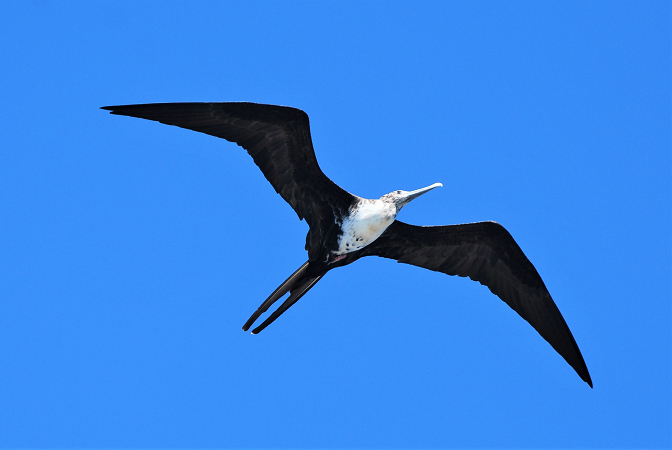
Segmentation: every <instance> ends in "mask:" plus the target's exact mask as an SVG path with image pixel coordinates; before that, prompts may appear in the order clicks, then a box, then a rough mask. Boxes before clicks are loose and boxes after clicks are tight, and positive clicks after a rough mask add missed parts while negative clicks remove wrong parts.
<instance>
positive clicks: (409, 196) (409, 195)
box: [401, 183, 443, 206]
mask: <svg viewBox="0 0 672 450" xmlns="http://www.w3.org/2000/svg"><path fill="white" fill-rule="evenodd" d="M437 187H443V184H441V183H434V184H432V185H431V186H427V187H424V188H422V189H416V190H415V191H410V192H408V193H407V194H406V197H405V198H404V199H403V200H402V201H401V206H404V205H406V204H407V203H408V202H410V201H411V200H413V199H416V198H418V197H420V196H421V195H422V194H424V193H425V192H429V191H431V190H432V189H434V188H437Z"/></svg>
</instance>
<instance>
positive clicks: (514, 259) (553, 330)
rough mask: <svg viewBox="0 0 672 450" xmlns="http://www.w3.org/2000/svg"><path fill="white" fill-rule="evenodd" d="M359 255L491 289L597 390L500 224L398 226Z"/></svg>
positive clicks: (553, 309) (547, 297)
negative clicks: (417, 268)
mask: <svg viewBox="0 0 672 450" xmlns="http://www.w3.org/2000/svg"><path fill="white" fill-rule="evenodd" d="M359 253H360V255H357V256H358V257H361V256H381V257H384V258H390V259H396V260H397V261H399V262H401V263H406V264H412V265H415V266H419V267H424V268H425V269H429V270H435V271H438V272H443V273H446V274H448V275H458V276H461V277H469V278H471V279H472V280H474V281H478V282H479V283H481V284H483V285H485V286H487V287H488V288H489V289H490V290H491V291H492V293H493V294H495V295H497V296H498V297H499V298H501V299H502V300H504V301H505V302H506V303H507V304H508V305H509V306H510V307H511V308H513V309H514V310H515V311H516V312H517V313H518V314H519V315H520V316H521V317H522V318H523V319H525V320H526V321H528V322H529V323H530V325H532V326H533V327H534V328H535V329H536V330H537V331H538V332H539V334H540V335H541V336H542V337H543V338H544V339H546V341H548V343H549V344H551V346H553V348H554V349H555V350H556V351H557V352H558V353H559V354H560V355H561V356H562V357H563V358H564V359H565V360H566V361H567V362H568V363H569V365H570V366H572V368H574V370H575V371H576V372H577V373H578V374H579V376H580V377H581V379H583V381H585V382H586V383H588V384H589V385H590V386H591V387H592V386H593V384H592V381H591V379H590V374H589V373H588V368H587V367H586V363H585V362H584V360H583V356H582V355H581V351H580V350H579V347H578V345H577V344H576V341H575V340H574V337H573V336H572V333H571V331H569V327H568V326H567V323H566V322H565V319H564V318H563V317H562V314H560V311H559V310H558V307H557V306H556V305H555V302H553V299H552V298H551V295H550V294H549V292H548V289H546V286H545V285H544V282H543V281H542V279H541V277H540V276H539V273H537V270H536V269H535V268H534V266H533V265H532V263H531V262H530V261H529V260H528V259H527V257H526V256H525V254H524V253H523V251H522V250H521V249H520V247H519V246H518V244H516V242H515V241H514V240H513V237H511V235H510V234H509V232H508V231H506V229H505V228H504V227H502V226H501V225H499V224H498V223H496V222H478V223H468V224H463V225H448V226H438V227H421V226H414V225H409V224H406V223H404V222H400V221H395V222H394V223H392V225H390V227H389V228H388V229H387V230H385V232H384V233H383V234H382V235H381V236H380V237H379V238H378V239H377V240H376V241H375V242H373V243H372V244H371V245H369V246H367V247H365V248H363V249H362V250H361V251H360V252H359Z"/></svg>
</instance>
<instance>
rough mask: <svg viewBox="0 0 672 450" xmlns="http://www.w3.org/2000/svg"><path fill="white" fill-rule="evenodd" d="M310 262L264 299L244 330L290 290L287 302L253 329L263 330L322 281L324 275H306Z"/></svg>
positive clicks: (244, 326)
mask: <svg viewBox="0 0 672 450" xmlns="http://www.w3.org/2000/svg"><path fill="white" fill-rule="evenodd" d="M308 263H309V261H306V262H305V263H304V264H303V265H302V266H301V267H299V268H298V270H297V271H296V272H294V273H293V274H291V275H290V276H289V278H287V279H286V280H285V281H284V283H282V284H281V285H280V286H278V288H277V289H276V290H275V291H273V293H272V294H271V295H270V296H269V297H268V298H267V299H266V300H265V301H264V303H262V304H261V306H259V308H258V309H257V310H256V311H255V312H254V314H252V316H251V317H250V318H249V319H248V320H247V322H245V325H243V331H247V330H249V329H250V327H251V326H252V324H253V323H254V322H255V321H256V320H257V319H258V318H259V316H261V315H262V314H263V313H265V312H266V310H267V309H268V308H269V307H270V306H271V305H272V304H273V303H275V302H276V301H278V300H279V299H280V298H282V296H283V295H285V294H286V293H287V292H289V293H290V294H289V297H288V298H287V300H285V302H284V303H283V304H282V305H280V307H279V308H278V309H276V310H275V311H273V313H272V314H271V315H270V316H268V318H267V319H266V320H264V322H263V323H262V324H261V325H259V326H258V327H257V328H255V329H253V330H252V334H257V333H259V332H260V331H261V330H263V329H264V328H266V327H267V326H269V325H270V324H271V323H273V321H274V320H275V319H277V318H278V317H280V315H281V314H282V313H284V312H285V311H287V310H288V309H289V307H290V306H292V305H293V304H294V303H296V302H298V301H299V299H300V298H301V297H303V295H304V294H305V293H306V292H308V291H309V290H310V288H312V287H313V286H315V283H317V282H318V281H320V278H322V277H323V276H324V275H319V276H317V277H306V276H305V275H306V270H307V269H308Z"/></svg>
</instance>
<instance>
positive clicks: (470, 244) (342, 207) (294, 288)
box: [102, 102, 593, 387]
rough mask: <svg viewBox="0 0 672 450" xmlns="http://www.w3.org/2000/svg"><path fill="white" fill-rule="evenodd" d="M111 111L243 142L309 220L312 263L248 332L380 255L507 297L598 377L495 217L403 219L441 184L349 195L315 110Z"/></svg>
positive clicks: (160, 106)
mask: <svg viewBox="0 0 672 450" xmlns="http://www.w3.org/2000/svg"><path fill="white" fill-rule="evenodd" d="M102 109H105V110H108V111H110V112H111V113H112V114H117V115H122V116H131V117H138V118H141V119H148V120H154V121H157V122H161V123H164V124H167V125H174V126H177V127H181V128H186V129H189V130H194V131H198V132H201V133H205V134H209V135H211V136H216V137H219V138H223V139H226V140H227V141H230V142H235V143H236V144H238V145H239V146H241V147H243V148H244V149H245V150H247V152H248V153H249V154H250V156H252V159H254V162H255V163H256V164H257V166H259V168H260V169H261V171H262V172H263V174H264V176H265V177H266V179H267V180H268V181H269V182H270V183H271V185H272V186H273V188H274V189H275V191H276V192H277V193H278V194H280V195H281V196H282V198H283V199H285V201H286V202H287V203H289V204H290V205H291V207H292V208H293V209H294V211H295V212H296V214H297V215H298V216H299V219H301V220H305V221H306V222H307V223H308V225H309V231H308V235H307V236H306V251H307V252H308V261H306V262H305V263H304V264H303V265H302V266H301V267H299V269H298V270H297V271H296V272H294V273H293V274H292V275H291V276H290V277H289V278H287V280H285V281H284V282H283V283H282V284H281V285H280V286H279V287H278V288H277V289H276V290H275V291H274V292H273V293H272V294H271V295H270V296H269V297H268V298H267V299H266V301H264V302H263V303H262V304H261V306H259V308H258V309H257V310H256V311H255V312H254V314H252V316H251V317H250V319H249V320H248V321H247V322H246V323H245V325H243V330H245V331H247V330H248V329H249V328H250V327H251V326H252V324H253V323H254V322H255V321H256V320H257V319H258V318H259V316H261V315H262V314H263V313H264V312H266V310H268V308H269V307H270V306H271V305H272V304H273V303H275V302H276V301H277V300H279V299H280V298H282V297H284V296H285V294H287V293H289V297H288V298H287V299H286V300H285V301H284V303H282V305H281V306H280V307H279V308H278V309H277V310H275V311H274V312H273V313H272V314H270V316H269V317H268V318H267V319H266V320H265V321H263V322H262V324H261V325H259V326H257V327H256V328H254V329H253V330H252V333H253V334H256V333H259V332H260V331H261V330H263V329H264V328H266V327H267V326H268V325H269V324H270V323H272V322H273V321H274V320H275V319H277V318H278V317H279V316H280V315H281V314H282V313H284V312H285V311H287V309H288V308H289V307H291V306H292V305H293V304H294V303H296V302H297V301H298V300H299V299H300V298H301V297H302V296H303V295H304V294H305V293H306V292H308V290H310V288H312V287H313V286H315V283H317V282H318V281H319V280H320V279H321V278H322V277H323V276H324V275H325V274H326V273H327V272H328V271H330V270H332V269H335V268H336V267H341V266H345V265H347V264H352V263H353V262H355V261H357V260H358V259H359V258H362V257H364V256H380V257H383V258H390V259H394V260H397V261H398V262H400V263H406V264H412V265H415V266H419V267H424V268H425V269H429V270H434V271H438V272H443V273H445V274H448V275H458V276H461V277H469V278H471V279H472V280H474V281H478V282H479V283H481V284H483V285H485V286H487V287H488V288H489V289H490V291H492V293H493V294H495V295H497V296H498V297H499V298H501V299H502V300H503V301H504V302H506V303H507V304H508V305H509V306H510V307H511V308H512V309H513V310H514V311H516V312H517V313H518V314H519V315H520V316H521V317H522V318H523V319H525V320H526V321H527V322H529V323H530V325H532V326H533V327H534V328H535V329H536V330H537V332H539V334H540V335H541V336H542V337H543V338H544V339H545V340H546V341H548V343H549V344H551V346H552V347H553V348H554V349H555V350H556V351H557V352H558V353H559V354H560V355H561V356H562V357H563V358H564V359H565V360H566V361H567V362H568V363H569V365H570V366H571V367H572V368H574V370H575V371H576V373H577V374H578V375H579V376H580V377H581V379H582V380H583V381H585V382H586V383H588V385H590V387H592V386H593V383H592V381H591V378H590V374H589V373H588V368H587V367H586V363H585V362H584V360H583V356H582V355H581V351H580V350H579V347H578V345H577V344H576V341H575V340H574V337H573V336H572V333H571V331H570V330H569V327H568V326H567V323H566V322H565V319H564V318H563V317H562V314H560V311H559V310H558V307H557V306H556V305H555V303H554V302H553V299H552V298H551V295H550V294H549V292H548V289H546V286H545V285H544V282H543V281H542V279H541V277H540V276H539V273H538V272H537V270H536V269H535V267H534V266H533V265H532V263H531V262H530V261H529V260H528V259H527V257H526V256H525V254H524V253H523V251H522V250H521V249H520V247H519V246H518V244H516V241H514V240H513V237H511V235H510V234H509V232H508V231H506V229H505V228H504V227H503V226H501V225H500V224H498V223H496V222H477V223H466V224H460V225H446V226H416V225H409V224H407V223H404V222H401V221H399V220H396V217H397V214H398V213H399V211H400V210H401V208H403V207H404V206H405V205H406V204H408V203H409V202H410V201H411V200H413V199H415V198H417V197H419V196H420V195H422V194H424V193H426V192H428V191H430V190H432V189H434V188H436V187H439V186H442V185H441V183H434V184H432V185H430V186H427V187H425V188H422V189H417V190H414V191H403V190H396V191H392V192H390V193H389V194H385V195H383V196H382V197H381V198H379V199H374V200H371V199H365V198H362V197H358V196H357V195H354V194H351V193H349V192H347V191H345V190H344V189H343V188H341V187H340V186H338V185H337V184H336V183H334V182H333V181H332V180H330V179H329V178H328V177H327V176H326V175H324V173H322V170H320V167H319V165H318V164H317V159H316V157H315V152H314V150H313V144H312V140H311V137H310V126H309V122H308V115H307V114H306V113H305V112H304V111H302V110H300V109H297V108H291V107H286V106H276V105H264V104H258V103H247V102H228V103H152V104H140V105H123V106H105V107H103V108H102Z"/></svg>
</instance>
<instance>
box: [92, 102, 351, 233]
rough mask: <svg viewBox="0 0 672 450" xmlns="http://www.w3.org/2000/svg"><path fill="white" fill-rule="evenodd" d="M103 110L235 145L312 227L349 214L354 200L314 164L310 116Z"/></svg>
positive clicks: (200, 108)
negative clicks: (246, 154) (238, 146)
mask: <svg viewBox="0 0 672 450" xmlns="http://www.w3.org/2000/svg"><path fill="white" fill-rule="evenodd" d="M102 109H105V110H108V111H110V112H111V113H112V114H117V115H123V116H131V117H138V118H142V119H148V120H154V121H157V122H161V123H164V124H167V125H174V126H178V127H181V128H186V129H189V130H193V131H198V132H201V133H205V134H209V135H211V136H216V137H219V138H222V139H226V140H227V141H231V142H235V143H236V144H238V145H240V146H241V147H243V148H244V149H245V150H247V152H248V153H249V154H250V156H252V159H253V160H254V162H255V164H256V165H257V166H259V168H260V169H261V171H262V173H263V174H264V176H265V177H266V179H267V180H268V181H269V182H270V183H271V185H272V186H273V188H274V189H275V191H276V192H277V193H278V194H280V195H281V196H282V198H283V199H285V201H287V203H289V204H290V206H291V207H292V208H293V209H294V211H296V214H297V215H298V216H299V219H302V220H303V219H306V221H307V222H308V225H310V227H311V229H313V228H314V227H315V229H317V230H321V229H323V228H325V227H328V226H329V224H330V222H333V221H334V217H336V216H337V215H338V214H341V216H342V215H344V214H345V213H347V209H348V208H349V205H350V203H351V202H352V200H353V196H352V195H351V194H349V193H348V192H346V191H345V190H343V189H342V188H340V187H339V186H338V185H337V184H336V183H334V182H333V181H331V180H330V179H329V178H328V177H327V176H326V175H324V173H323V172H322V170H321V169H320V167H319V165H318V164H317V158H316V157H315V152H314V150H313V144H312V140H311V137H310V125H309V121H308V115H307V114H306V113H305V112H303V111H301V110H300V109H296V108H290V107H285V106H275V105H263V104H257V103H247V102H230V103H150V104H141V105H122V106H105V107H103V108H102ZM318 234H319V233H318Z"/></svg>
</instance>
